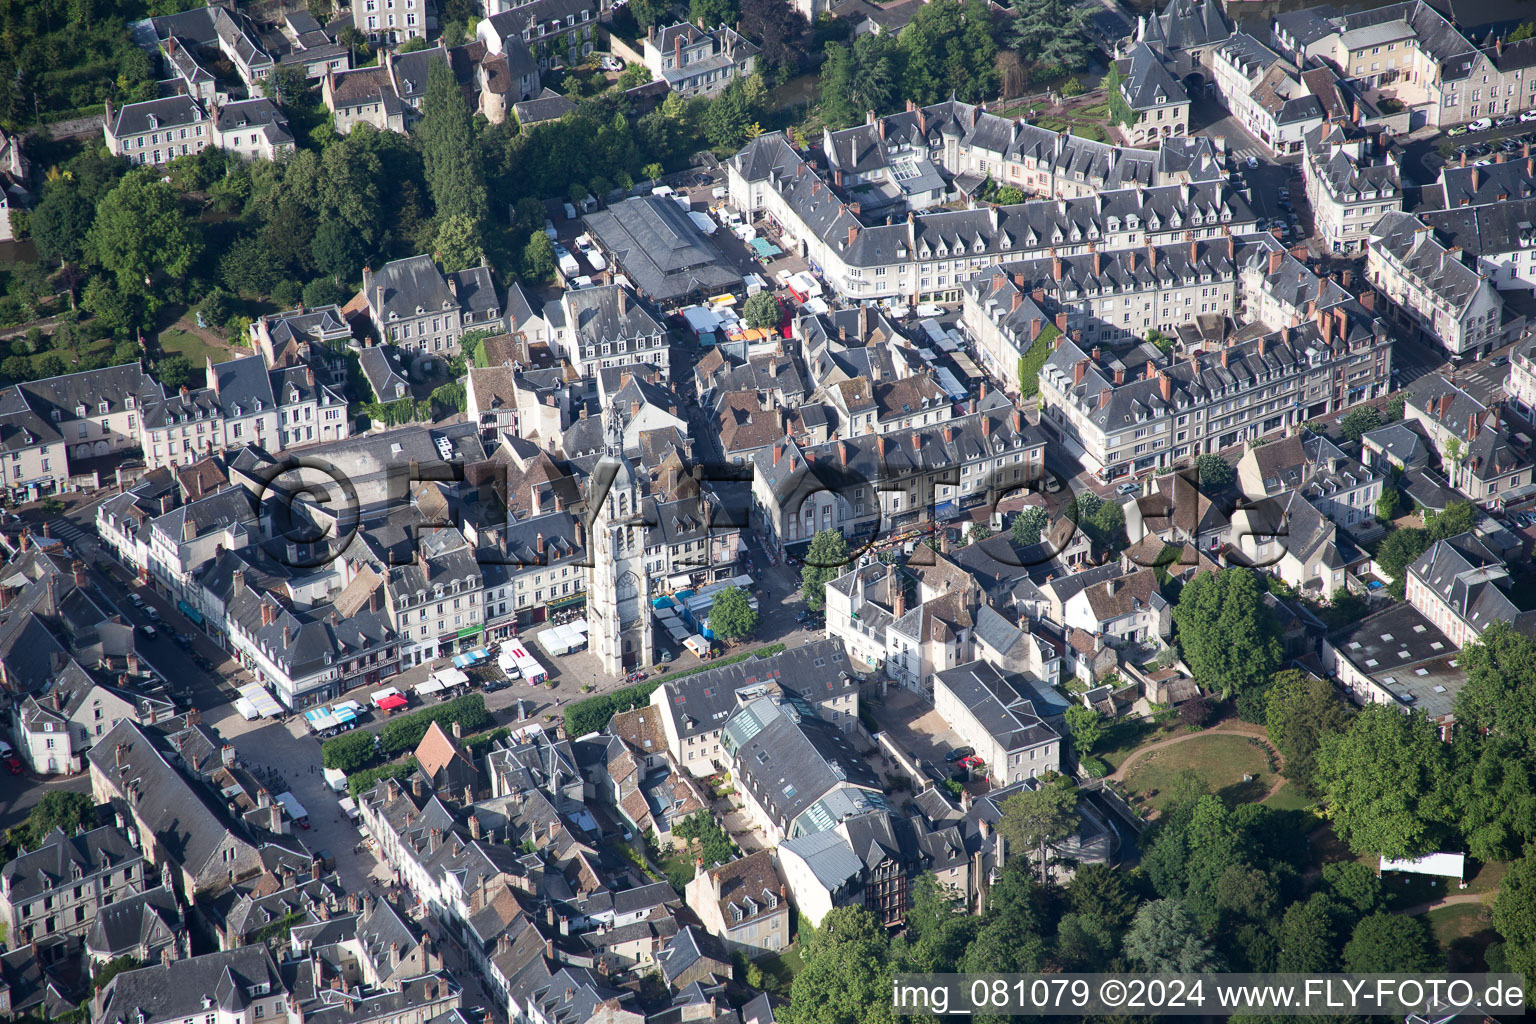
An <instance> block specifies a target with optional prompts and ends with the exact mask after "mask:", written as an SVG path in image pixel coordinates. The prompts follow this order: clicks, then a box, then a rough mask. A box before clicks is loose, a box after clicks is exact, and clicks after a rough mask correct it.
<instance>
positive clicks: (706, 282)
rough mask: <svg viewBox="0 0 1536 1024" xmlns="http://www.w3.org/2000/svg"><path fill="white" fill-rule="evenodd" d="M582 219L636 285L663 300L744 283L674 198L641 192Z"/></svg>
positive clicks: (655, 297) (643, 292)
mask: <svg viewBox="0 0 1536 1024" xmlns="http://www.w3.org/2000/svg"><path fill="white" fill-rule="evenodd" d="M583 223H584V224H585V225H586V227H587V230H588V231H589V232H590V233H591V235H592V237H593V238H594V239H596V241H597V242H598V244H599V245H601V246H602V248H603V249H604V250H605V251H606V252H607V253H609V254H610V255H611V256H612V257H613V258H614V260H615V261H616V262H617V263H618V264H619V265H620V266H621V267H622V268H623V270H624V273H625V274H626V275H628V277H629V279H630V280H631V281H632V282H634V285H635V288H636V289H637V290H638V291H639V292H640V293H641V294H642V295H645V296H648V297H650V298H652V299H655V300H656V301H658V302H675V301H677V300H679V299H683V298H685V297H687V296H688V295H691V294H694V293H699V294H701V295H716V294H719V293H720V292H728V291H735V290H738V289H740V287H741V275H740V274H738V273H736V272H735V271H734V270H731V269H730V266H731V265H730V263H729V262H728V261H727V260H726V259H725V256H724V254H722V253H721V251H720V249H719V247H718V246H717V245H716V244H715V243H714V241H712V240H711V239H709V238H708V237H706V236H705V235H704V233H703V232H701V231H700V230H699V229H698V227H697V226H696V225H695V224H694V223H693V221H692V220H690V219H689V217H688V214H687V213H685V212H683V209H682V208H681V207H680V206H679V205H678V204H677V203H675V202H673V201H672V200H671V199H667V198H664V197H661V196H636V197H633V198H630V199H626V200H624V201H623V202H621V203H616V204H615V205H613V206H610V207H608V208H607V209H605V210H599V211H597V212H595V213H591V214H588V215H587V216H586V217H585V218H584V220H583ZM586 290H588V289H583V291H586Z"/></svg>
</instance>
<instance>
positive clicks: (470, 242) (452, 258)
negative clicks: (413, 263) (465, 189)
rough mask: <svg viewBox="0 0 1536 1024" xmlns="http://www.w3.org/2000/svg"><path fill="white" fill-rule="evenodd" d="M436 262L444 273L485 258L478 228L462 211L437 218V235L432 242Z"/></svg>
mask: <svg viewBox="0 0 1536 1024" xmlns="http://www.w3.org/2000/svg"><path fill="white" fill-rule="evenodd" d="M432 247H433V252H434V254H435V255H436V257H437V262H438V263H439V264H441V266H442V268H443V271H444V272H445V273H450V274H451V273H453V272H454V271H456V270H464V269H466V268H468V267H473V266H477V265H478V264H479V263H480V261H481V260H483V259H485V249H484V247H483V246H482V245H481V242H480V229H479V227H478V226H476V224H475V222H474V221H473V220H471V219H470V218H469V217H467V216H465V215H464V214H462V213H454V214H450V215H448V216H446V217H441V218H439V220H438V228H437V237H436V238H435V239H434V240H433V243H432Z"/></svg>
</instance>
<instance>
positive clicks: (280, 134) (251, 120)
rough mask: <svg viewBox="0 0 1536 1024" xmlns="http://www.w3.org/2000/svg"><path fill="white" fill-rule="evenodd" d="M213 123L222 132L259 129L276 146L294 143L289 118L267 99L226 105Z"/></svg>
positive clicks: (220, 109)
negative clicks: (289, 128) (289, 127)
mask: <svg viewBox="0 0 1536 1024" xmlns="http://www.w3.org/2000/svg"><path fill="white" fill-rule="evenodd" d="M213 123H214V127H215V128H217V129H218V130H219V131H221V132H232V131H237V130H244V129H246V128H253V129H259V130H260V131H261V132H262V134H264V135H265V136H266V137H267V141H268V142H270V143H271V144H272V145H274V146H282V145H287V144H289V143H291V142H293V141H294V140H293V134H292V133H291V132H290V131H289V130H288V118H287V116H286V115H285V114H284V113H283V112H282V111H281V110H280V109H278V106H277V104H275V103H273V102H272V101H271V100H269V99H265V98H257V99H253V100H236V101H235V102H233V103H226V104H225V105H224V106H222V107H218V108H217V109H216V112H215V116H214V121H213Z"/></svg>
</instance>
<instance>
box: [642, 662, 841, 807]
mask: <svg viewBox="0 0 1536 1024" xmlns="http://www.w3.org/2000/svg"><path fill="white" fill-rule="evenodd" d="M785 693H788V694H792V695H793V696H794V699H795V700H797V701H799V702H800V703H802V704H808V705H809V706H811V707H812V708H813V709H814V710H815V712H816V713H817V715H818V716H819V717H820V718H822V719H823V720H824V721H827V722H832V723H835V724H837V725H838V726H839V727H840V728H842V729H844V730H851V729H852V728H853V727H854V723H855V722H857V720H858V717H859V687H858V684H857V681H856V679H855V677H854V675H853V669H852V665H851V664H850V662H849V660H848V655H847V654H846V652H845V651H844V650H843V648H842V645H841V644H840V643H838V642H837V641H833V640H813V641H811V642H810V643H806V644H802V645H801V646H799V647H793V648H790V649H788V650H786V651H783V652H781V653H779V654H776V655H774V656H773V657H772V658H769V659H766V660H756V661H747V662H741V663H738V664H734V665H722V666H720V667H719V668H713V669H707V670H706V671H703V672H698V673H695V674H694V675H692V676H689V677H688V678H686V679H678V680H675V681H670V682H666V683H663V684H662V685H661V686H658V687H657V688H656V689H655V690H654V691H653V692H652V694H651V703H650V706H651V707H652V708H654V709H655V711H656V712H657V714H658V718H659V722H660V730H661V735H662V737H663V738H664V740H665V743H666V748H667V752H668V753H670V754H671V755H672V760H673V761H675V762H676V763H677V764H678V765H680V766H682V767H683V768H684V769H685V770H687V771H688V773H689V774H691V775H694V776H696V777H701V778H702V777H706V776H710V775H713V774H715V773H716V772H719V771H720V770H722V769H723V768H724V767H725V763H726V750H725V748H724V746H723V745H722V736H721V729H722V728H723V727H724V725H725V722H726V720H727V719H728V718H730V716H731V715H732V714H733V713H734V712H735V710H736V709H737V708H738V707H741V706H744V705H745V704H748V703H750V702H751V701H754V700H756V699H758V698H759V697H763V696H772V695H780V694H785Z"/></svg>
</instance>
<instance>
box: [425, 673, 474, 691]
mask: <svg viewBox="0 0 1536 1024" xmlns="http://www.w3.org/2000/svg"><path fill="white" fill-rule="evenodd" d="M432 678H433V679H436V680H437V681H438V682H440V683H442V684H443V685H444V686H466V685H468V683H469V675H468V674H467V673H466V672H464V671H463V670H462V669H457V668H440V669H438V670H437V671H436V672H434V673H432ZM418 689H419V687H418Z"/></svg>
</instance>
